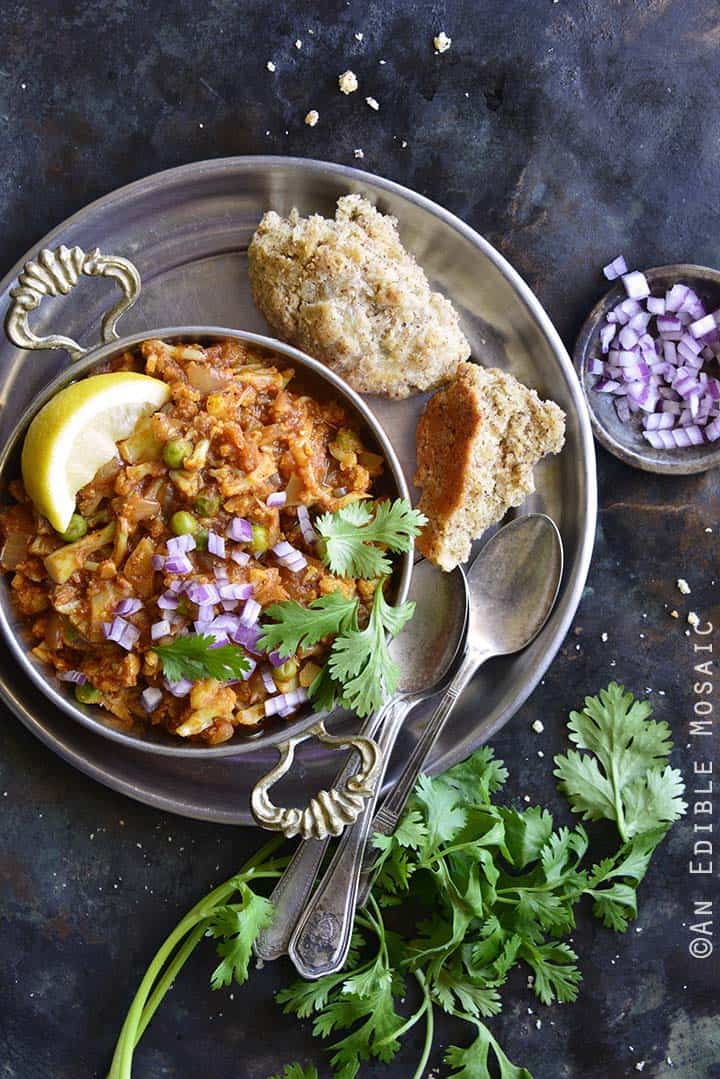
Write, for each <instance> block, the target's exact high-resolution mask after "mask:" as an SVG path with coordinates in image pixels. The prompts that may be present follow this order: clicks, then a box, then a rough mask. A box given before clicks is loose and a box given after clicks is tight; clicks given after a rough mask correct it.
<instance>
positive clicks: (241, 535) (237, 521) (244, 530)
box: [225, 517, 252, 543]
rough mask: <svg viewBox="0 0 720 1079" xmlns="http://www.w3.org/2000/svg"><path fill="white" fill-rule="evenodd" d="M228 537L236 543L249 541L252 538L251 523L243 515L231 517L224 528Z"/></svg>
mask: <svg viewBox="0 0 720 1079" xmlns="http://www.w3.org/2000/svg"><path fill="white" fill-rule="evenodd" d="M225 534H226V535H227V537H228V539H231V540H235V542H236V543H249V541H250V540H251V539H252V525H251V524H250V522H249V521H246V520H245V518H244V517H233V519H232V521H231V522H230V524H229V525H228V526H227V528H226V530H225Z"/></svg>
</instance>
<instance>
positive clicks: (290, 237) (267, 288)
mask: <svg viewBox="0 0 720 1079" xmlns="http://www.w3.org/2000/svg"><path fill="white" fill-rule="evenodd" d="M248 254H249V273H250V284H251V286H252V291H253V296H254V299H255V303H256V304H257V306H258V308H259V309H260V311H261V312H262V314H263V315H264V316H265V318H266V320H267V321H268V323H269V324H270V326H271V327H272V330H273V333H274V334H275V335H276V336H278V337H280V338H281V339H282V340H284V341H288V342H290V343H291V344H293V345H296V346H297V347H298V348H301V349H303V350H304V351H305V352H309V353H310V355H311V356H315V357H316V358H317V359H319V360H322V362H323V363H326V364H327V365H328V367H331V368H333V370H335V371H337V373H338V374H339V375H342V377H343V378H345V379H346V380H347V381H348V382H349V383H350V385H351V386H352V387H353V388H354V389H356V390H358V392H360V393H377V394H382V395H383V396H386V397H409V396H410V395H411V394H414V393H419V392H423V391H426V390H429V389H434V388H435V387H436V386H439V385H440V384H441V383H442V382H444V381H445V380H446V379H448V378H449V377H451V376H452V374H453V373H454V372H455V369H456V368H457V365H458V364H459V363H460V362H461V361H462V360H466V359H467V358H468V356H469V355H470V346H469V344H468V342H467V340H466V339H465V337H464V335H463V333H462V331H461V329H460V325H459V320H458V316H457V312H456V311H455V309H454V307H453V306H452V304H451V303H450V301H449V300H448V299H446V298H445V297H444V296H441V295H440V293H439V292H432V291H431V289H430V285H429V283H428V279H427V277H426V276H425V274H424V272H423V270H422V268H421V267H420V266H418V264H417V262H416V261H415V259H414V258H413V257H412V255H410V254H409V253H408V252H407V251H406V250H405V248H404V247H403V245H402V243H401V242H400V237H399V236H398V231H397V221H396V220H395V218H394V217H389V216H387V215H385V214H381V213H379V212H378V211H377V210H376V209H375V207H374V206H372V205H371V204H370V203H369V202H368V201H367V200H366V199H364V198H362V196H361V195H346V196H344V197H343V198H341V199H339V200H338V204H337V211H336V214H335V219H334V220H332V219H328V218H325V217H321V216H320V215H319V214H313V215H312V216H311V217H300V215H299V214H298V211H297V210H293V211H292V212H291V214H290V216H289V217H287V218H283V217H280V216H279V214H277V213H275V212H274V211H270V212H269V213H266V214H265V215H264V217H263V219H262V221H261V222H260V224H259V225H258V227H257V230H256V232H255V235H254V236H253V238H252V241H251V243H250V248H249V252H248Z"/></svg>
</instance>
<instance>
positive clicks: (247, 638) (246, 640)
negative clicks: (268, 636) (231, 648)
mask: <svg viewBox="0 0 720 1079" xmlns="http://www.w3.org/2000/svg"><path fill="white" fill-rule="evenodd" d="M238 621H239V619H238ZM260 633H261V630H260V627H259V626H258V625H257V624H256V625H253V626H241V625H238V628H237V629H235V630H231V631H230V639H231V640H232V641H234V643H235V644H240V645H242V647H243V648H245V649H246V651H248V652H252V653H253V655H256V656H260V655H262V652H260V650H259V649H258V647H257V642H258V638H259V637H260Z"/></svg>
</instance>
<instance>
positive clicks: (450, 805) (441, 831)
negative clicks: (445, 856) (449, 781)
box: [413, 775, 467, 851]
mask: <svg viewBox="0 0 720 1079" xmlns="http://www.w3.org/2000/svg"><path fill="white" fill-rule="evenodd" d="M460 801H461V799H460V796H459V794H458V792H457V791H456V790H453V789H452V788H451V787H447V786H446V785H445V784H444V783H438V782H437V780H434V779H430V777H429V776H426V775H421V776H420V778H419V779H418V781H417V785H416V787H415V790H414V792H413V804H414V805H416V806H419V807H420V808H421V810H422V813H423V817H424V819H425V830H426V832H427V840H426V849H429V850H433V851H434V850H436V849H437V848H438V847H439V846H440V844H442V843H450V842H451V841H452V840H453V839H454V838H455V836H456V835H457V834H458V832H460V830H461V829H462V828H463V827H464V826H465V822H466V821H467V813H466V811H465V810H464V809H463V808H462V806H461V805H460V804H459V803H460Z"/></svg>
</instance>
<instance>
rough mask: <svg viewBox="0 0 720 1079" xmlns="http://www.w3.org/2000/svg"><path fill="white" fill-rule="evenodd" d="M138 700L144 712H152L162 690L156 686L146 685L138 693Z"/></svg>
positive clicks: (158, 702) (160, 696)
mask: <svg viewBox="0 0 720 1079" xmlns="http://www.w3.org/2000/svg"><path fill="white" fill-rule="evenodd" d="M140 700H141V702H142V706H143V708H144V709H145V711H146V712H154V711H155V709H156V708H157V706H158V705H159V704H160V701H161V700H162V690H161V689H158V688H157V687H156V686H148V688H147V689H144V690H143V691H142V693H141V694H140Z"/></svg>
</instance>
